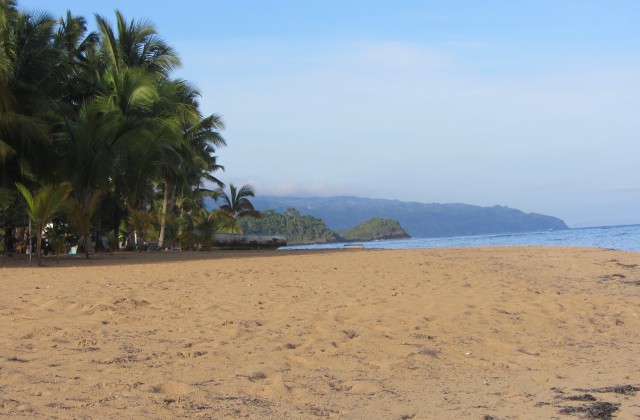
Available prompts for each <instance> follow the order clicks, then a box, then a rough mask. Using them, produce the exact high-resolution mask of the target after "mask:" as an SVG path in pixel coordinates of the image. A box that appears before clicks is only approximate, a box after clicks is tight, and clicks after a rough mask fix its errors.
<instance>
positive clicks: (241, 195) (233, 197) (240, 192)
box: [210, 184, 260, 233]
mask: <svg viewBox="0 0 640 420" xmlns="http://www.w3.org/2000/svg"><path fill="white" fill-rule="evenodd" d="M254 196H255V193H254V191H253V187H252V186H251V185H243V186H242V187H240V189H237V188H236V186H235V185H233V184H230V185H229V194H227V193H226V192H225V191H224V190H223V189H222V188H220V189H218V190H216V201H218V199H220V200H222V203H223V204H222V205H221V206H220V207H219V208H218V210H216V211H214V212H212V213H211V215H210V217H212V218H220V219H221V221H222V222H223V226H224V228H225V230H227V231H229V232H230V233H242V228H241V227H240V223H239V221H240V219H243V218H245V217H256V218H258V217H260V212H258V211H256V209H255V208H254V207H253V204H251V201H249V197H254Z"/></svg>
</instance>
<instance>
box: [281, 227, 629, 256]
mask: <svg viewBox="0 0 640 420" xmlns="http://www.w3.org/2000/svg"><path fill="white" fill-rule="evenodd" d="M359 243H361V244H362V245H364V247H365V248H385V249H413V248H456V247H469V246H501V245H506V246H508V245H537V246H587V247H600V248H610V249H619V250H625V251H640V225H630V226H605V227H591V228H580V229H568V230H558V231H548V232H528V233H513V234H495V235H475V236H455V237H448V238H411V239H402V240H390V241H375V242H359ZM344 245H345V244H344V243H335V244H323V245H304V246H290V247H285V248H281V249H332V248H343V247H344Z"/></svg>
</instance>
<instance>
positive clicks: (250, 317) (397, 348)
mask: <svg viewBox="0 0 640 420" xmlns="http://www.w3.org/2000/svg"><path fill="white" fill-rule="evenodd" d="M0 258H1V260H0V288H1V293H0V331H1V336H0V417H6V418H42V417H47V418H49V417H50V418H102V419H108V418H229V417H248V418H273V419H275V418H277V419H280V418H300V419H308V418H315V417H327V418H352V419H378V418H382V419H411V418H413V419H464V418H469V419H535V418H543V419H552V418H558V419H560V418H579V416H583V417H584V416H587V415H589V414H590V412H589V411H587V410H591V412H592V413H596V414H597V412H598V411H597V410H600V411H607V410H609V411H610V410H612V408H613V407H617V408H618V411H616V412H614V413H613V414H614V416H617V418H622V419H630V418H637V417H638V416H640V393H639V392H636V391H638V387H640V365H639V362H640V253H633V252H621V251H612V250H603V249H592V248H552V247H495V248H466V249H422V250H333V251H313V252H310V251H265V252H229V251H217V252H210V253H205V252H200V253H191V252H155V253H142V254H136V253H118V254H114V255H112V256H110V255H97V256H96V257H95V258H94V259H92V260H89V261H85V260H83V259H82V258H81V256H74V257H69V256H67V257H65V258H64V259H63V260H62V261H61V262H60V263H57V262H56V260H55V258H51V257H50V258H48V259H47V260H46V264H47V267H35V266H34V267H26V266H25V261H24V260H21V261H16V259H18V258H19V257H18V256H16V257H14V258H8V257H0ZM616 391H617V392H616ZM605 403H613V404H619V406H618V405H617V406H612V405H608V404H605ZM596 418H606V417H596Z"/></svg>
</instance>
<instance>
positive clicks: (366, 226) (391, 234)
mask: <svg viewBox="0 0 640 420" xmlns="http://www.w3.org/2000/svg"><path fill="white" fill-rule="evenodd" d="M408 237H409V235H408V234H407V232H405V231H404V229H402V226H400V223H398V222H397V221H396V220H391V219H383V218H380V217H378V218H375V219H370V220H368V221H366V222H364V223H362V224H360V225H358V226H356V227H354V228H352V229H349V230H348V231H346V232H345V233H344V238H345V239H346V240H347V241H375V240H381V239H401V238H408Z"/></svg>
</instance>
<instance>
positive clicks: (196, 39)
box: [18, 0, 640, 227]
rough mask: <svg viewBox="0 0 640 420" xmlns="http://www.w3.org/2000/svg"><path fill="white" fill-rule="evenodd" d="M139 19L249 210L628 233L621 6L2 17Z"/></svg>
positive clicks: (243, 5)
mask: <svg viewBox="0 0 640 420" xmlns="http://www.w3.org/2000/svg"><path fill="white" fill-rule="evenodd" d="M18 5H19V7H20V8H21V9H27V10H45V11H49V12H51V13H52V14H53V15H55V16H60V15H62V14H63V13H65V12H66V10H67V9H70V10H71V11H72V12H73V13H75V14H79V15H84V16H86V17H87V18H89V21H90V22H91V23H93V18H92V16H93V14H94V13H99V14H101V15H104V16H106V17H108V18H109V19H110V20H111V21H113V20H114V19H113V16H114V14H113V11H114V10H115V9H119V10H120V11H122V12H123V13H124V15H125V16H126V17H127V18H136V19H147V20H149V21H151V22H153V23H154V24H155V26H156V27H157V29H158V31H159V33H160V35H161V36H162V37H163V38H164V39H165V40H166V41H167V42H168V43H170V44H171V45H173V46H174V47H175V48H176V49H177V50H178V52H179V53H180V55H181V58H182V61H183V67H182V68H181V69H180V70H179V71H178V72H177V73H176V76H179V77H183V78H186V79H188V80H189V81H191V82H193V83H194V84H195V85H196V86H197V87H198V88H199V89H200V91H201V92H202V99H201V105H202V109H203V111H204V112H205V113H219V114H221V115H222V116H223V118H224V121H225V123H226V125H227V128H226V130H225V131H224V132H223V135H224V136H225V138H226V139H227V142H228V145H229V146H228V147H227V148H223V149H221V150H220V151H219V162H220V163H221V164H222V165H224V166H225V167H226V171H225V172H224V173H220V174H218V175H219V177H220V178H221V179H222V180H223V181H225V182H226V183H235V184H244V183H251V184H253V185H254V186H255V188H256V191H257V193H258V194H275V195H316V196H328V195H358V196H363V197H378V198H389V199H400V200H406V201H418V202H428V203H430V202H440V203H450V202H462V203H468V204H476V205H482V206H491V205H496V204H499V205H507V206H509V207H513V208H518V209H521V210H523V211H526V212H537V213H543V214H550V215H554V216H558V217H561V218H562V219H564V220H565V221H566V222H567V223H568V224H569V226H572V227H578V226H593V225H612V224H630V223H640V210H639V209H640V171H639V170H638V168H639V165H638V160H639V158H640V141H638V140H640V139H639V137H640V54H639V52H640V30H638V29H637V22H639V21H640V2H638V1H635V0H633V1H617V0H612V1H589V0H582V1H555V0H554V1H507V0H504V1H482V2H479V1H472V0H469V1H435V0H434V1H426V0H425V1H402V2H395V1H394V2H392V1H384V2H383V1H378V2H376V1H372V0H369V1H332V0H325V1H277V0H274V1H241V0H238V1H224V2H222V1H215V0H214V1H188V0H185V1H183V2H175V1H164V0H157V1H140V0H137V1H119V0H113V1H110V0H105V1H101V2H88V1H79V0H73V1H71V0H70V1H64V0H60V1H56V2H51V1H45V0H29V1H26V0H25V1H19V3H18Z"/></svg>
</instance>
